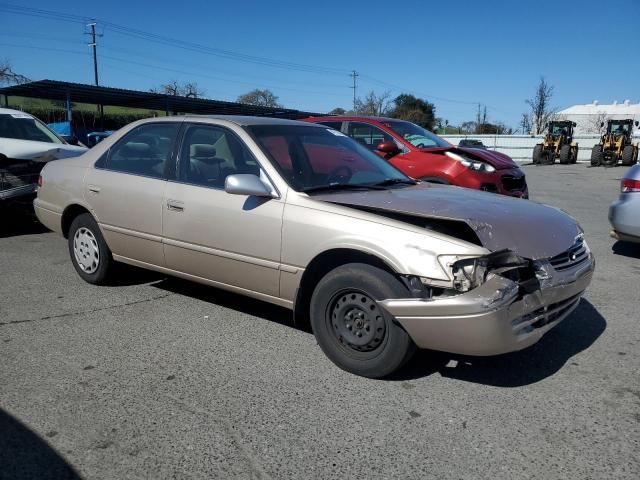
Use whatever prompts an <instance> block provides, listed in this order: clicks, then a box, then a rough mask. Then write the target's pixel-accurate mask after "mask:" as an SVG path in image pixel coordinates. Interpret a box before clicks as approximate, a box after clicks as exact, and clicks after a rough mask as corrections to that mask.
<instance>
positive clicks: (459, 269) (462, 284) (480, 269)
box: [451, 257, 489, 292]
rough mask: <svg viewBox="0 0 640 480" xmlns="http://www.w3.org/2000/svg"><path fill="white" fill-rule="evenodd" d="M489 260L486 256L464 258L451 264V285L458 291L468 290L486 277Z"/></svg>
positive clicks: (478, 284)
mask: <svg viewBox="0 0 640 480" xmlns="http://www.w3.org/2000/svg"><path fill="white" fill-rule="evenodd" d="M488 267H489V260H488V259H487V258H486V257H477V258H465V259H463V260H458V261H457V262H455V263H454V264H453V265H452V266H451V271H452V273H453V286H454V288H455V289H456V290H458V291H459V292H468V291H469V290H473V289H474V288H476V287H479V286H480V285H482V284H483V283H484V282H485V280H486V279H487V272H488Z"/></svg>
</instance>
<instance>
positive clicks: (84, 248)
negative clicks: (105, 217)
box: [73, 227, 100, 273]
mask: <svg viewBox="0 0 640 480" xmlns="http://www.w3.org/2000/svg"><path fill="white" fill-rule="evenodd" d="M73 254H74V256H75V258H76V263H77V264H78V266H79V267H80V269H81V270H82V271H83V272H85V273H94V272H95V271H96V270H98V267H99V266H100V248H99V247H98V241H97V240H96V237H95V235H94V234H93V232H92V231H91V230H89V229H88V228H86V227H80V228H79V229H78V230H76V233H75V234H74V236H73Z"/></svg>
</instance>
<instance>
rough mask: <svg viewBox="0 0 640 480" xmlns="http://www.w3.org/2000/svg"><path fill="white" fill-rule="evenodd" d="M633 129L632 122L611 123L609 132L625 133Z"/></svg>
mask: <svg viewBox="0 0 640 480" xmlns="http://www.w3.org/2000/svg"><path fill="white" fill-rule="evenodd" d="M630 131H631V124H629V123H616V122H610V123H609V133H616V134H623V133H625V134H626V133H629V132H630Z"/></svg>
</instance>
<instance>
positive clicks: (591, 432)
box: [0, 164, 640, 480]
mask: <svg viewBox="0 0 640 480" xmlns="http://www.w3.org/2000/svg"><path fill="white" fill-rule="evenodd" d="M524 169H525V172H526V174H527V176H528V180H529V185H530V190H531V197H532V198H533V199H534V200H537V201H542V202H544V203H549V204H551V205H554V206H557V207H560V208H562V209H564V210H566V211H567V212H569V213H570V214H571V215H573V216H574V217H576V218H577V219H578V220H579V221H580V223H581V224H582V226H583V228H584V229H585V232H586V239H587V241H588V243H589V245H590V246H591V248H592V249H593V251H594V252H595V256H596V260H597V271H596V274H595V277H594V280H593V283H592V285H591V287H590V288H589V290H588V292H587V294H586V296H585V298H584V299H583V300H582V302H581V304H580V306H579V307H578V309H577V310H576V311H575V312H574V313H573V314H572V315H571V316H570V317H569V318H568V319H566V320H565V321H564V322H563V323H561V324H560V325H559V326H558V327H557V328H555V329H554V330H552V331H551V332H550V333H548V334H547V335H546V336H545V338H543V340H542V341H541V342H540V343H538V344H536V345H535V346H533V347H531V348H529V349H527V350H525V351H522V352H518V353H514V354H509V355H503V356H499V357H491V358H464V357H456V356H452V355H447V354H438V353H433V352H421V353H420V354H419V355H418V356H417V357H416V358H415V359H414V360H413V361H412V362H411V364H410V365H409V366H408V367H407V368H405V369H404V370H403V371H402V372H401V373H400V374H399V375H397V376H395V377H394V378H392V379H388V380H369V379H364V378H359V377H356V376H354V375H350V374H348V373H345V372H343V371H341V370H339V369H338V368H336V367H335V366H334V365H333V364H332V363H331V362H330V361H329V360H328V359H327V358H326V357H325V356H324V355H323V354H322V352H321V351H320V349H319V347H318V346H317V344H316V342H315V339H314V337H313V335H312V334H311V333H310V332H309V331H308V330H307V329H305V328H301V327H296V326H294V325H293V323H292V319H291V314H290V312H288V311H287V310H285V309H281V308H279V307H274V306H271V305H268V304H265V303H262V302H259V301H254V300H250V299H246V298H244V297H241V296H238V295H233V294H230V293H226V292H223V291H220V290H217V289H213V288H209V287H204V286H200V285H196V284H192V283H189V282H186V281H181V280H177V279H172V278H165V277H163V276H161V275H157V274H155V273H147V272H143V271H140V270H136V269H132V268H123V270H122V272H121V273H122V274H121V277H120V278H121V280H120V281H119V282H118V283H117V284H116V285H113V286H110V287H94V286H91V285H88V284H86V283H84V282H83V281H82V280H81V279H80V278H79V277H78V275H77V274H76V273H75V271H74V269H73V267H72V265H71V263H70V261H69V258H68V257H69V254H68V250H67V244H66V241H65V240H64V239H62V238H60V237H58V236H57V235H55V234H53V233H50V232H47V231H46V230H45V229H44V228H42V227H40V226H39V225H38V224H37V223H36V222H34V221H32V220H27V219H25V218H24V217H19V216H9V214H8V213H6V212H3V213H0V215H2V216H3V218H0V224H1V225H0V293H1V296H0V478H2V479H5V478H6V479H9V478H33V479H46V478H92V479H124V478H153V479H164V478H224V479H229V478H242V479H244V478H260V479H264V478H274V479H275V478H278V479H284V478H301V479H302V478H304V479H307V478H340V479H344V478H361V479H371V478H402V479H414V478H415V479H418V478H419V479H449V478H451V479H477V478H492V479H536V478H537V479H576V478H580V479H586V478H589V479H612V478H616V479H626V478H628V479H634V480H635V479H637V478H640V325H639V323H640V317H639V314H638V307H639V306H640V288H638V286H639V285H640V281H639V280H640V245H637V246H632V245H625V244H622V243H616V242H615V241H614V240H613V239H611V238H610V237H609V236H608V231H609V225H608V222H607V208H608V206H609V204H610V203H611V202H612V201H613V200H614V199H615V198H616V197H617V194H618V190H619V179H620V177H621V176H622V174H623V172H624V170H625V169H624V168H614V169H606V170H605V169H602V168H588V167H587V166H585V165H583V164H579V165H570V166H560V165H555V166H545V167H535V166H525V167H524ZM541 228H543V227H541ZM542 234H552V232H542Z"/></svg>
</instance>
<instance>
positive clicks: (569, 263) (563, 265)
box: [549, 238, 588, 272]
mask: <svg viewBox="0 0 640 480" xmlns="http://www.w3.org/2000/svg"><path fill="white" fill-rule="evenodd" d="M587 257H588V254H587V248H586V246H585V244H584V240H583V239H582V238H578V239H577V240H576V243H574V244H573V246H572V247H571V248H570V249H569V250H567V251H566V252H562V253H561V254H560V255H556V256H555V257H553V258H550V259H549V263H550V264H551V266H552V267H553V268H554V269H555V270H556V271H558V272H562V271H563V270H567V269H569V268H573V267H575V266H576V265H579V264H581V263H582V262H584V261H585V260H586V259H587Z"/></svg>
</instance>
